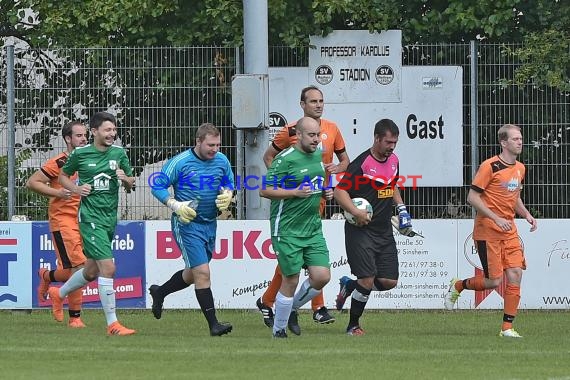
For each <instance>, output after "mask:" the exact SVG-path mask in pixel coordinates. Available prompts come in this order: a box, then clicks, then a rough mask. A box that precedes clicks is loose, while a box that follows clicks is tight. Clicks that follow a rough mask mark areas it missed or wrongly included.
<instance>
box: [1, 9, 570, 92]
mask: <svg viewBox="0 0 570 380" xmlns="http://www.w3.org/2000/svg"><path fill="white" fill-rule="evenodd" d="M267 3H268V24H269V43H270V45H283V44H284V45H287V46H307V45H308V42H309V36H311V35H326V34H328V33H330V32H331V31H332V30H335V29H365V30H369V31H371V32H375V31H376V32H377V31H382V30H386V29H401V30H402V32H403V33H402V34H403V41H404V44H406V45H407V44H416V43H429V42H466V41H469V40H474V39H480V40H486V41H491V42H507V41H508V42H521V41H525V42H526V43H527V47H526V48H525V49H524V50H521V51H517V52H515V54H517V55H519V56H520V57H521V59H522V61H523V63H525V62H526V63H525V65H524V67H523V68H521V69H520V70H518V71H517V76H516V78H515V81H516V82H517V83H525V82H528V81H531V82H532V83H534V84H536V85H542V84H547V85H549V86H554V87H557V88H560V89H562V90H563V91H567V88H568V86H569V84H568V82H569V78H570V75H569V74H568V69H567V68H568V67H569V65H568V55H569V54H570V53H569V52H568V48H567V46H568V43H567V41H568V37H569V35H568V32H567V31H568V30H570V2H568V1H559V0H536V1H532V2H531V1H524V0H449V1H443V0H407V1H402V0H318V1H317V0H300V1H286V0H268V1H267ZM0 6H1V8H2V11H3V12H1V13H0V36H6V35H17V36H18V37H20V38H23V39H26V40H28V41H30V42H31V43H32V45H33V46H46V45H50V44H56V45H59V46H191V45H194V46H196V45H209V46H239V45H242V44H243V2H242V1H238V0H204V1H177V0H113V1H111V0H85V1H80V2H78V1H75V0H59V1H57V2H56V1H53V0H47V1H46V0H42V1H38V0H20V1H19V2H16V3H14V2H12V1H9V0H0ZM27 7H30V8H32V9H33V10H34V11H35V15H31V14H30V13H29V12H28V13H25V12H24V10H23V9H25V8H27ZM25 14H27V17H24V15H25ZM556 33H558V35H556ZM542 47H546V48H547V49H542ZM557 53H558V54H557ZM539 66H541V67H539Z"/></svg>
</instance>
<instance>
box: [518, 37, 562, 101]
mask: <svg viewBox="0 0 570 380" xmlns="http://www.w3.org/2000/svg"><path fill="white" fill-rule="evenodd" d="M508 53H510V54H511V55H513V56H515V57H518V59H519V60H520V62H521V63H522V64H521V66H520V67H518V68H517V69H516V72H515V75H514V78H513V79H512V80H511V81H510V82H509V83H514V84H517V85H526V84H532V85H533V86H536V87H541V86H549V87H554V88H558V89H560V90H561V91H564V92H570V33H569V32H568V31H564V30H553V29H550V30H546V31H543V32H541V33H531V34H529V35H528V36H527V37H526V38H525V44H524V47H522V48H519V49H515V50H513V49H509V50H508Z"/></svg>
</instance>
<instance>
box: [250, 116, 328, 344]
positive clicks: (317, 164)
mask: <svg viewBox="0 0 570 380" xmlns="http://www.w3.org/2000/svg"><path fill="white" fill-rule="evenodd" d="M297 137H298V141H297V143H296V144H295V145H293V146H291V147H289V148H288V149H285V150H283V151H282V152H281V153H279V155H277V156H276V157H275V159H274V160H273V162H272V163H271V166H270V167H269V170H268V172H267V178H266V183H265V184H264V186H263V188H262V189H261V190H260V195H261V196H262V197H265V198H269V199H271V215H270V222H271V243H272V244H273V249H274V250H275V252H276V254H277V261H278V263H279V267H280V268H281V272H282V276H283V282H282V284H281V287H280V288H279V292H278V293H277V297H276V299H275V321H274V324H273V336H274V337H276V338H286V337H287V333H286V332H285V329H286V327H287V322H288V320H289V316H290V315H291V314H292V313H294V314H295V315H296V310H297V309H299V307H301V306H302V305H304V304H305V303H307V302H309V301H310V300H311V299H312V298H313V297H315V296H316V295H318V294H319V293H320V291H321V289H322V288H323V287H324V286H325V285H326V284H327V283H328V282H329V280H330V276H331V274H330V261H329V251H328V248H327V244H326V242H325V238H324V236H323V230H322V223H321V216H320V213H319V207H320V202H321V197H322V196H325V197H326V198H327V199H331V198H332V189H323V183H324V176H325V169H324V165H323V163H322V158H321V152H320V151H318V150H317V146H318V145H319V143H320V142H321V127H320V125H319V123H318V122H317V121H316V120H315V119H312V118H310V117H303V118H302V119H300V120H299V121H298V122H297ZM303 267H306V268H307V270H308V272H309V278H308V279H307V280H305V281H304V282H303V284H301V287H300V288H299V290H298V291H297V293H295V289H296V288H297V284H298V283H299V273H300V272H301V268H303Z"/></svg>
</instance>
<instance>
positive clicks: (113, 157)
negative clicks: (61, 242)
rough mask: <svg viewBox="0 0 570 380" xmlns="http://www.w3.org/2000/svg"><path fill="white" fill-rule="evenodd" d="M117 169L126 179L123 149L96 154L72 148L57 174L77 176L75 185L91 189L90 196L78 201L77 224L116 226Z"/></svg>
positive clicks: (128, 171) (88, 147)
mask: <svg viewBox="0 0 570 380" xmlns="http://www.w3.org/2000/svg"><path fill="white" fill-rule="evenodd" d="M117 169H123V171H124V172H125V174H126V175H127V176H129V177H131V176H132V175H133V169H132V168H131V165H130V163H129V159H128V158H127V155H126V153H125V151H124V149H123V148H121V147H119V146H115V145H112V146H110V147H109V148H108V149H107V150H106V151H100V150H98V149H97V148H95V146H94V145H92V144H88V145H85V146H82V147H78V148H75V149H74V150H73V152H71V154H70V155H69V158H68V159H67V162H66V163H65V165H64V166H63V167H62V168H61V170H62V171H63V172H64V173H65V174H67V175H72V174H73V173H76V172H77V174H78V179H77V180H78V185H84V184H89V185H91V193H90V194H89V195H88V196H86V197H81V205H80V206H79V222H83V223H96V224H99V225H102V226H110V227H113V228H114V226H115V225H116V224H117V208H118V206H119V187H120V186H121V181H120V180H119V179H118V178H117V173H116V171H117Z"/></svg>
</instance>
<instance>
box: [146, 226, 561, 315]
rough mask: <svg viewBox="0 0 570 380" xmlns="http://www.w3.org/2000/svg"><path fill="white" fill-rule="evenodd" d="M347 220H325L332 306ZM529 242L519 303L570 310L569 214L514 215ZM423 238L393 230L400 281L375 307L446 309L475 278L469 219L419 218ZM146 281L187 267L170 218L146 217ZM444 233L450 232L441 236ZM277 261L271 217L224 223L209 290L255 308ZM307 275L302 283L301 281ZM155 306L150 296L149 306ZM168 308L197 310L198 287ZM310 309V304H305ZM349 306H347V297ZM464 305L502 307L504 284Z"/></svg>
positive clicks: (342, 266)
mask: <svg viewBox="0 0 570 380" xmlns="http://www.w3.org/2000/svg"><path fill="white" fill-rule="evenodd" d="M343 224H344V221H335V220H325V221H323V230H324V234H325V238H326V241H327V246H328V248H329V251H330V258H331V273H332V276H331V281H330V283H329V284H328V285H327V286H326V287H325V289H324V295H325V302H326V304H327V306H328V307H329V308H333V307H334V306H333V305H334V301H335V298H336V294H337V293H338V279H339V278H340V277H342V276H345V275H350V268H349V266H348V262H347V259H346V251H345V246H344V228H343ZM517 224H518V225H519V233H520V235H521V240H522V241H523V242H524V247H525V252H526V258H527V265H528V270H526V271H525V272H524V276H523V282H522V298H521V308H527V309H568V308H570V294H568V293H569V291H568V289H569V288H568V285H567V284H568V280H567V279H566V275H565V273H567V271H568V266H569V265H570V248H569V246H570V245H569V244H568V239H569V236H568V231H570V221H568V220H540V221H539V230H538V231H536V232H534V233H530V232H529V231H528V225H526V222H525V221H519V220H517ZM414 227H415V229H417V230H418V231H419V232H421V233H422V234H423V235H424V236H425V239H422V238H420V237H413V238H410V237H406V236H401V235H399V234H398V233H396V243H397V247H398V252H399V255H398V257H399V261H400V279H399V283H398V286H397V287H396V288H395V289H392V290H390V291H387V292H373V293H372V295H371V297H370V300H369V301H368V304H367V306H366V307H367V308H370V309H442V308H443V299H444V295H445V293H446V292H447V290H448V288H449V282H450V279H451V278H452V277H461V278H465V277H470V276H474V275H478V274H480V273H479V272H477V265H478V264H477V260H478V259H476V258H475V257H476V255H474V254H473V249H472V242H471V238H470V233H471V229H472V228H473V221H472V220H414ZM146 230H147V235H146V239H147V240H146V246H147V250H148V254H147V284H146V287H147V288H148V287H149V286H150V285H151V284H162V283H164V282H165V281H167V280H168V279H169V278H170V277H171V275H172V274H173V273H174V272H176V271H178V270H180V269H182V268H183V267H184V262H183V260H182V258H181V255H180V251H179V250H178V247H177V246H176V243H175V242H174V239H173V238H172V233H171V232H170V223H169V222H167V221H151V222H147V228H146ZM442 231H445V234H442ZM276 263H277V260H276V259H275V254H274V251H273V249H272V246H271V240H270V235H269V222H268V221H219V222H218V238H217V241H216V248H215V253H214V255H213V259H212V262H211V276H212V291H213V293H214V298H215V302H216V306H217V307H220V308H238V309H239V308H244V309H253V308H255V301H256V300H257V298H258V297H260V296H261V294H262V293H263V292H264V291H265V289H266V288H267V286H268V285H269V281H270V280H271V278H272V276H273V273H274V270H275V266H276ZM305 278H306V277H305V274H304V273H302V275H301V279H300V282H302V281H304V279H305ZM150 306H151V300H150V299H149V300H148V303H147V307H150ZM164 306H165V308H198V303H197V302H196V297H195V295H194V288H193V287H190V288H188V289H185V290H183V291H180V292H178V293H174V294H171V295H170V296H168V297H167V299H166V300H165V303H164ZM305 307H306V308H308V307H309V305H306V306H305ZM345 307H350V300H349V301H348V302H347V305H346V306H345ZM458 307H459V308H461V309H474V308H479V309H487V308H488V309H500V308H502V293H501V290H500V289H498V290H497V291H490V292H469V291H467V292H464V293H463V294H462V296H461V297H460V299H459V302H458Z"/></svg>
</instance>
